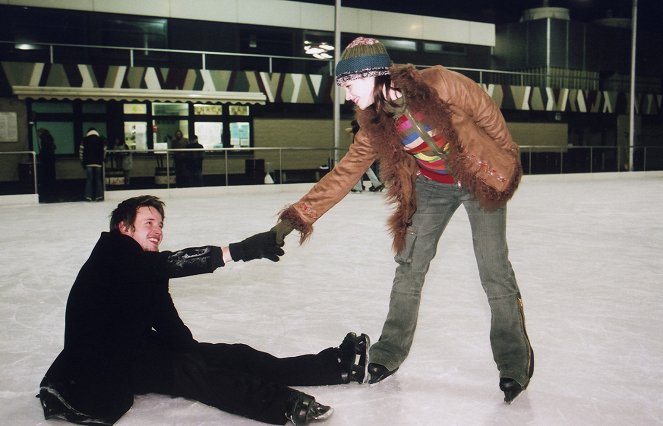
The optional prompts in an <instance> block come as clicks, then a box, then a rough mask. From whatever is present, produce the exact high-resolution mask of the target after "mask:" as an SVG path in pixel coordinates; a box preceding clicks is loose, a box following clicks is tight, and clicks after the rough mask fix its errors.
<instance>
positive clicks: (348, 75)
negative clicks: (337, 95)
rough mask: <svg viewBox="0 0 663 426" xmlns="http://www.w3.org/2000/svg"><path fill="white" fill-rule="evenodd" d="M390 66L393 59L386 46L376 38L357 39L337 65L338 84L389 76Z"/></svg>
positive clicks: (345, 51) (342, 55) (344, 52)
mask: <svg viewBox="0 0 663 426" xmlns="http://www.w3.org/2000/svg"><path fill="white" fill-rule="evenodd" d="M390 66H391V58H389V54H388V53H387V49H386V48H385V47H384V44H382V43H380V41H379V40H376V39H374V38H366V37H357V38H356V39H354V40H353V41H352V43H350V44H348V46H347V47H346V48H345V50H344V51H343V53H342V54H341V60H340V61H339V62H338V64H337V65H336V84H338V85H339V86H340V85H341V84H343V83H345V82H346V81H350V80H356V79H359V78H364V77H375V76H378V75H387V74H389V67H390Z"/></svg>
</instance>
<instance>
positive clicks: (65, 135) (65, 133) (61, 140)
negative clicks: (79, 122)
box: [33, 121, 78, 155]
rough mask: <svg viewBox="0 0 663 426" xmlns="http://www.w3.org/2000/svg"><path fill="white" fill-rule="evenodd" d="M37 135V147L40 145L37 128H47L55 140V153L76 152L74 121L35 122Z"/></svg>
mask: <svg viewBox="0 0 663 426" xmlns="http://www.w3.org/2000/svg"><path fill="white" fill-rule="evenodd" d="M35 124H36V126H35V136H34V138H33V141H34V145H35V149H37V148H38V146H39V138H38V137H37V135H36V130H37V129H41V128H44V129H47V130H48V131H49V132H50V133H51V135H52V136H53V141H54V142H55V146H56V147H57V148H56V149H55V154H56V155H59V154H76V155H78V152H77V151H76V150H75V149H74V148H75V147H74V123H72V122H70V121H39V122H37V123H35Z"/></svg>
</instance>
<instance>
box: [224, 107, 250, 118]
mask: <svg viewBox="0 0 663 426" xmlns="http://www.w3.org/2000/svg"><path fill="white" fill-rule="evenodd" d="M229 114H230V115H244V116H248V115H249V106H248V105H230V108H229Z"/></svg>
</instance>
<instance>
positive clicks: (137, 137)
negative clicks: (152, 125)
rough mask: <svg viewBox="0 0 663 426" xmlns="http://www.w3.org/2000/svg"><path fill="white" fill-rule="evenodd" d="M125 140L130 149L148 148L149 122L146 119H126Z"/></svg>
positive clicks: (141, 149) (140, 149) (142, 149)
mask: <svg viewBox="0 0 663 426" xmlns="http://www.w3.org/2000/svg"><path fill="white" fill-rule="evenodd" d="M124 141H125V142H126V143H127V145H128V146H129V149H135V150H137V151H145V150H147V123H146V122H144V121H125V122H124Z"/></svg>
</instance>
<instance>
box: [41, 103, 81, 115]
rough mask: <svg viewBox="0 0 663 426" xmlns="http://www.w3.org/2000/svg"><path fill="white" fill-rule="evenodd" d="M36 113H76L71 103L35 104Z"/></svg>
mask: <svg viewBox="0 0 663 426" xmlns="http://www.w3.org/2000/svg"><path fill="white" fill-rule="evenodd" d="M32 111H34V112H58V113H64V112H74V108H73V105H72V104H71V103H69V102H66V103H65V102H35V103H33V104H32Z"/></svg>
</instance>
